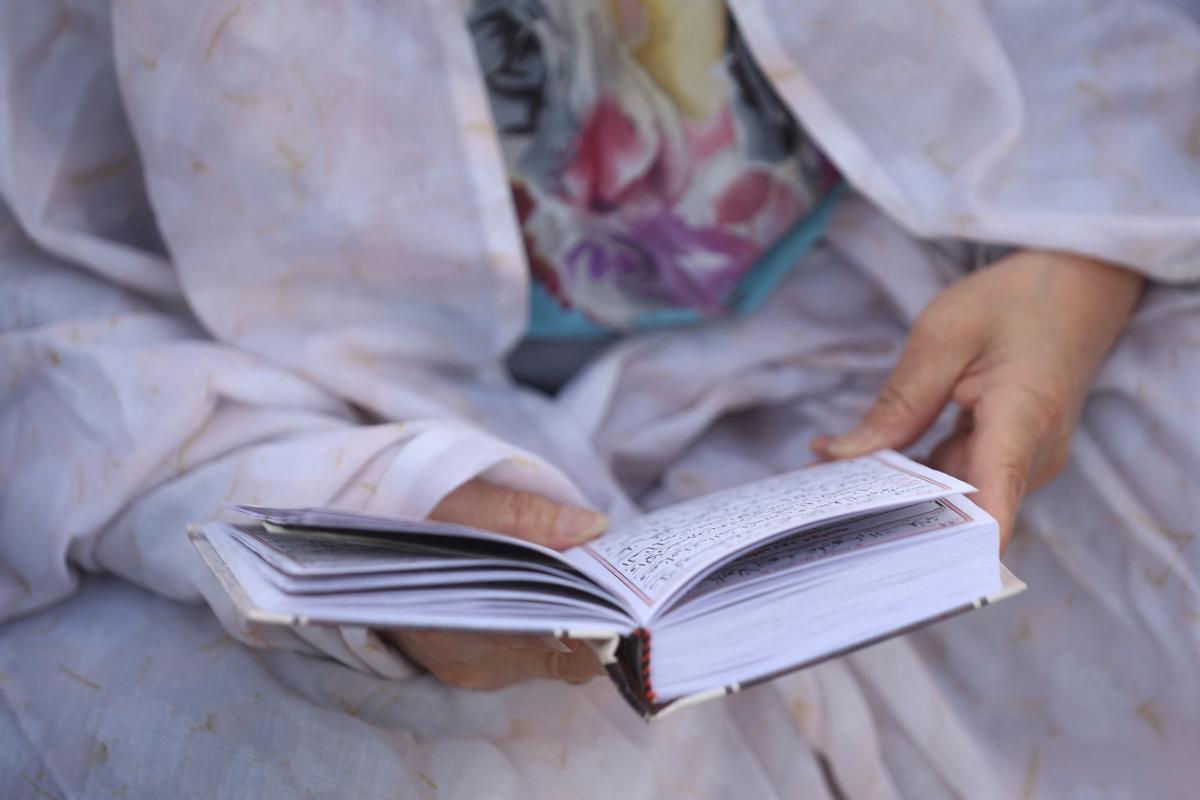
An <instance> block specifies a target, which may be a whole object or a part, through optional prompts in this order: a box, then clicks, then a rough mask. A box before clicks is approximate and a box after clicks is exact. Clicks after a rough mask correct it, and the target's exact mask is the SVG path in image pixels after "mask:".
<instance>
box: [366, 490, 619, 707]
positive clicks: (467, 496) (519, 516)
mask: <svg viewBox="0 0 1200 800" xmlns="http://www.w3.org/2000/svg"><path fill="white" fill-rule="evenodd" d="M429 516H430V518H431V519H437V520H441V521H443V522H456V523H458V524H460V525H470V526H472V527H476V528H485V529H487V530H492V531H497V532H499V533H505V534H508V535H509V536H514V537H516V538H518V539H525V540H526V541H530V542H536V543H537V544H542V545H545V546H547V547H551V548H554V549H556V550H561V549H564V548H566V547H570V546H571V545H575V544H580V543H581V542H586V541H587V540H589V539H592V538H594V537H596V536H598V535H599V534H600V533H601V532H602V531H603V530H604V528H605V527H606V526H607V524H608V520H607V518H606V517H605V516H604V515H603V514H599V513H597V512H595V511H591V510H589V509H586V508H578V507H576V506H565V505H561V504H559V503H555V502H554V501H552V500H547V499H546V498H544V497H540V496H538V495H535V494H530V493H528V492H518V491H514V490H512V489H503V488H500V487H497V486H493V485H491V484H488V483H484V482H483V481H480V480H474V481H469V482H467V483H465V484H463V485H462V486H460V487H459V488H458V489H456V490H455V491H453V492H451V493H450V494H449V495H447V496H446V498H445V499H444V500H442V502H441V503H439V504H438V506H437V508H435V509H434V510H433V512H432V513H431V514H430V515H429ZM384 635H385V636H386V637H387V638H388V639H389V640H390V641H391V642H392V643H393V644H395V645H396V646H398V647H399V648H400V649H401V650H403V651H404V653H405V654H407V655H408V656H409V658H411V659H412V660H414V661H416V662H417V663H418V664H420V665H421V666H423V667H425V668H426V669H427V670H429V671H430V672H431V673H433V675H434V676H435V677H437V678H438V679H439V680H441V681H442V682H443V683H446V684H449V685H450V686H454V687H456V688H459V689H498V688H500V687H502V686H508V685H511V684H514V683H520V682H522V681H527V680H531V679H534V678H551V679H554V680H561V681H565V682H567V683H584V682H585V681H587V680H589V679H590V678H592V677H593V676H594V675H599V674H600V673H601V672H602V671H603V670H602V668H601V666H600V662H599V661H598V660H597V658H596V655H595V654H594V653H593V652H592V650H591V648H589V647H588V646H587V645H585V644H583V643H581V642H577V641H574V640H571V639H564V640H561V641H560V640H558V639H555V638H553V637H549V636H525V635H517V634H500V633H467V632H457V631H430V630H407V629H395V630H391V631H388V632H386V633H385V634H384Z"/></svg>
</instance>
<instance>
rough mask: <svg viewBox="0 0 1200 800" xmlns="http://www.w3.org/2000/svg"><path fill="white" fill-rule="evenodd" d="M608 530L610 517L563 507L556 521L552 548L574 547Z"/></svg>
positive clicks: (579, 508)
mask: <svg viewBox="0 0 1200 800" xmlns="http://www.w3.org/2000/svg"><path fill="white" fill-rule="evenodd" d="M607 529H608V517H607V516H606V515H604V514H601V513H600V512H599V511H593V510H592V509H590V508H581V507H579V506H563V507H562V508H561V509H560V510H559V512H558V517H557V518H556V519H555V521H554V536H553V539H552V542H551V546H552V547H556V548H558V549H562V548H567V547H573V546H575V545H577V544H583V543H584V542H587V541H591V540H592V539H595V538H596V537H597V536H599V535H600V534H602V533H604V531H605V530H607Z"/></svg>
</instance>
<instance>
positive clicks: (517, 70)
mask: <svg viewBox="0 0 1200 800" xmlns="http://www.w3.org/2000/svg"><path fill="white" fill-rule="evenodd" d="M467 24H468V26H469V28H470V31H471V33H472V36H473V39H474V41H475V45H476V50H477V53H478V58H479V62H480V66H481V68H482V70H483V73H484V76H485V80H486V84H487V88H488V92H489V97H490V100H491V105H492V112H493V116H494V118H495V121H496V124H497V127H498V129H499V134H500V139H501V144H502V148H503V150H504V155H505V159H506V162H507V164H508V168H509V175H510V180H511V183H512V191H513V195H514V198H515V201H516V208H517V213H518V217H519V219H520V224H521V227H522V233H523V235H524V239H525V244H526V249H527V252H528V258H529V263H530V264H531V269H532V273H533V278H534V280H533V285H534V288H533V304H532V315H531V329H530V335H531V336H534V337H538V336H543V337H545V336H552V337H553V336H569V335H577V334H588V333H594V332H605V331H612V330H627V329H631V328H635V327H643V326H645V325H653V324H671V323H676V322H690V321H695V320H698V319H703V318H706V317H711V316H720V315H725V314H729V313H732V312H737V311H744V310H747V309H748V307H749V306H751V305H753V304H754V303H756V302H759V301H761V298H762V297H763V296H764V295H765V291H764V287H766V286H769V285H770V284H772V283H773V282H775V281H777V280H778V279H779V278H781V277H782V273H783V272H784V271H786V269H787V268H789V267H790V265H791V264H792V263H794V262H795V260H796V258H798V257H799V255H800V252H799V251H801V250H803V249H804V248H805V247H807V245H808V244H810V243H811V241H812V240H813V239H815V238H816V235H818V234H819V229H820V227H821V224H822V223H823V219H824V217H825V216H826V214H825V213H823V211H826V210H827V206H828V202H826V201H828V199H829V198H830V195H831V191H832V190H833V189H834V187H835V186H836V184H837V175H836V173H835V172H834V170H833V169H832V167H831V166H830V165H829V163H828V162H827V161H826V160H825V158H824V157H823V156H822V155H821V153H820V151H819V150H818V149H817V148H816V146H815V145H814V144H813V143H812V142H811V141H810V140H809V139H808V138H807V137H806V136H805V135H804V133H803V131H802V130H801V129H800V128H799V126H798V125H797V124H796V121H795V119H794V118H793V117H792V115H791V114H790V113H789V112H788V110H787V109H786V108H785V107H784V106H783V104H782V103H781V102H780V100H779V98H778V97H777V96H776V94H775V92H774V90H773V89H772V87H771V85H770V84H769V83H768V81H767V80H766V79H765V78H764V76H763V75H762V74H761V72H760V71H759V70H758V68H757V66H756V65H755V64H754V62H753V60H752V59H751V57H750V54H749V52H748V51H747V49H746V47H745V45H744V44H743V42H742V39H741V37H740V36H739V34H738V31H737V28H736V26H735V25H734V23H733V20H732V18H731V17H730V16H729V14H728V12H727V11H726V9H725V6H724V2H723V0H475V2H474V3H473V4H472V5H471V6H470V7H469V11H468V15H467ZM789 240H790V241H791V246H790V247H788V248H786V250H787V252H785V253H782V254H778V253H777V254H776V255H777V256H778V257H777V258H775V259H774V261H776V262H781V263H774V264H773V263H771V261H772V259H771V258H769V257H768V258H764V256H769V255H770V252H769V251H772V250H777V249H778V248H779V246H780V243H781V241H782V242H783V243H787V242H788V241H789ZM797 242H799V244H797ZM783 262H786V263H783Z"/></svg>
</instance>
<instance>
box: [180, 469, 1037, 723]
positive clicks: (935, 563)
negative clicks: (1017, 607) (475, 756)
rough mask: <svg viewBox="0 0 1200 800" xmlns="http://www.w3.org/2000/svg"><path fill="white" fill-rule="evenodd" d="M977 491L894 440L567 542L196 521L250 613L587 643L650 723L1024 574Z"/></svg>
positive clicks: (976, 601)
mask: <svg viewBox="0 0 1200 800" xmlns="http://www.w3.org/2000/svg"><path fill="white" fill-rule="evenodd" d="M971 491H974V489H973V488H972V487H971V486H969V485H968V484H965V483H963V482H962V481H959V480H957V479H955V478H952V477H950V476H949V475H944V474H942V473H940V472H937V471H935V470H931V469H929V468H927V467H924V466H921V465H920V464H917V463H915V462H913V461H910V460H909V459H907V458H905V457H904V456H901V455H899V454H898V453H894V452H891V451H881V452H879V453H876V454H874V455H871V456H866V457H863V458H856V459H851V460H847V461H836V462H832V463H826V464H819V465H814V466H811V467H806V468H804V469H800V470H796V471H794V472H789V473H786V474H782V475H776V476H774V477H771V478H767V479H765V480H760V481H757V482H754V483H750V484H747V485H744V486H738V487H735V488H732V489H727V490H724V491H720V492H716V493H714V494H710V495H707V496H704V497H698V498H695V499H693V500H689V501H687V502H683V503H679V504H676V505H673V506H669V507H667V508H662V509H659V510H657V511H655V512H653V513H650V514H646V515H645V516H642V517H639V518H637V519H634V520H632V521H630V522H626V523H624V524H620V525H616V526H614V527H613V528H612V529H610V530H609V531H608V532H606V533H605V534H604V535H602V536H600V537H599V538H597V539H594V540H592V541H591V542H589V543H587V544H585V545H581V546H577V547H573V548H571V549H569V550H566V551H564V552H561V553H559V552H555V551H553V550H549V549H547V548H545V547H541V546H538V545H535V544H530V543H528V542H522V541H519V540H516V539H513V538H509V537H506V536H501V535H499V534H495V533H490V532H487V531H482V530H477V529H473V528H467V527H463V526H458V525H449V524H442V523H436V522H428V521H420V520H405V519H384V518H378V517H370V516H364V515H361V514H356V513H350V512H345V511H337V510H319V509H295V510H286V509H266V508H257V507H245V506H243V507H240V510H241V511H242V512H244V514H245V515H246V519H247V524H242V525H229V524H224V523H218V522H214V523H209V524H207V525H204V526H203V527H193V528H192V529H191V536H192V541H193V543H194V544H195V545H196V547H197V549H199V551H200V553H201V555H202V556H203V558H204V560H205V562H206V563H207V564H208V566H209V567H210V568H211V569H212V570H213V572H214V573H215V574H216V575H217V577H218V579H219V580H220V581H221V583H222V585H223V586H224V587H225V589H226V590H227V591H228V592H229V594H230V595H231V597H232V598H233V600H234V602H235V604H236V605H237V606H238V608H239V610H240V611H241V613H242V614H243V615H244V616H245V617H246V618H248V619H250V620H254V621H259V622H268V623H280V624H354V625H364V626H371V627H422V628H444V629H459V630H482V631H491V632H498V631H511V632H531V633H549V634H555V635H560V636H571V637H574V638H578V639H586V640H588V641H589V643H590V644H592V646H593V647H594V648H595V649H596V651H597V653H598V654H599V656H600V658H601V661H602V662H603V663H604V664H605V666H606V668H607V670H608V673H609V675H610V676H611V677H612V678H613V680H614V681H615V683H616V684H617V686H618V687H619V688H620V689H621V691H622V692H623V694H624V695H625V697H626V698H627V699H628V700H629V702H630V703H631V704H632V705H633V706H634V707H635V708H636V709H637V710H638V711H639V712H640V713H641V714H642V715H643V716H645V717H646V718H648V719H652V718H655V717H657V716H659V715H661V714H662V713H663V712H665V711H666V710H667V709H669V708H673V707H678V706H679V705H680V704H681V703H683V702H686V701H696V700H702V699H706V698H709V697H715V696H719V695H721V694H726V693H732V692H735V691H737V690H738V688H739V687H743V686H745V685H747V684H748V683H750V682H754V681H759V680H764V679H766V678H769V677H772V676H775V675H778V674H780V673H782V672H786V671H790V670H793V669H797V668H799V667H802V666H806V665H809V664H812V663H815V662H817V661H821V660H824V659H826V658H830V657H833V656H835V655H839V654H842V653H845V652H847V651H849V650H851V649H854V648H857V647H861V646H863V645H865V644H869V643H871V642H874V641H878V640H879V639H882V638H885V637H887V636H891V635H894V634H897V633H900V632H903V631H906V630H909V629H911V628H914V627H916V626H919V625H923V624H926V623H929V622H932V621H934V620H937V619H941V618H943V617H945V616H948V615H950V614H954V613H957V612H959V611H965V610H967V609H969V608H973V607H979V606H982V605H986V604H987V603H988V602H992V601H994V600H996V599H999V598H1000V597H1003V596H1007V595H1009V594H1012V593H1015V592H1017V591H1020V590H1021V589H1022V588H1024V586H1023V584H1021V583H1020V581H1018V580H1016V579H1015V578H1014V577H1012V575H1011V573H1008V572H1007V570H1005V569H1004V567H1003V566H1002V565H1001V564H1000V561H999V556H998V547H999V544H998V531H997V527H996V523H995V521H994V520H993V519H992V518H991V517H990V516H988V514H987V513H986V512H985V511H983V510H982V509H980V508H979V507H977V506H976V505H974V504H973V503H971V501H970V500H967V499H966V498H965V497H963V496H962V494H963V493H964V492H971Z"/></svg>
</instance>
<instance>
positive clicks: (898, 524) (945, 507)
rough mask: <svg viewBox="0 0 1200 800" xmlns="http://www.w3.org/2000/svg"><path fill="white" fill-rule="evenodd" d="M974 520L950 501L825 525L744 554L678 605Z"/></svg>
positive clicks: (709, 578)
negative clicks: (817, 563)
mask: <svg viewBox="0 0 1200 800" xmlns="http://www.w3.org/2000/svg"><path fill="white" fill-rule="evenodd" d="M972 521H973V520H972V517H970V516H968V515H967V514H966V513H965V512H963V511H962V510H961V509H960V508H959V507H958V506H957V505H955V504H953V503H951V502H950V501H948V500H930V501H928V502H924V503H917V504H915V505H911V506H904V507H902V508H898V509H894V510H891V511H881V512H879V513H877V514H870V515H868V516H865V517H858V516H856V517H853V518H852V519H848V520H843V521H842V522H834V523H830V524H829V525H820V526H818V527H816V528H814V529H812V530H811V531H807V532H805V533H804V534H802V535H800V536H790V537H786V538H784V539H780V540H779V541H777V542H772V543H771V544H767V545H764V546H762V547H758V548H755V549H753V550H751V551H750V552H748V553H746V554H745V555H742V556H739V557H738V558H737V559H735V560H734V561H731V562H730V563H728V564H726V565H725V566H723V567H720V568H719V569H717V570H715V571H714V572H713V573H712V574H710V575H707V576H705V577H704V578H703V579H702V580H701V581H700V582H699V583H698V584H696V586H694V587H693V588H691V589H690V590H688V592H687V594H686V595H684V596H683V597H682V598H680V600H679V602H680V603H686V602H688V601H690V600H696V599H698V598H700V597H702V596H704V595H706V594H709V593H711V592H715V591H717V590H719V589H729V588H731V587H734V586H739V585H742V584H747V583H753V582H756V581H759V580H762V579H765V578H770V577H772V576H774V575H778V574H779V573H782V572H787V571H788V570H791V569H795V568H797V567H801V566H804V565H805V564H811V563H814V562H816V561H827V560H829V559H832V558H836V557H837V556H842V555H845V554H847V553H852V552H855V551H857V550H861V549H862V548H864V547H868V546H870V545H877V544H884V543H887V542H894V541H897V540H899V539H906V538H908V537H910V536H914V535H916V534H919V533H929V532H931V531H937V530H944V529H946V528H951V527H955V526H958V525H965V524H967V523H970V522H972Z"/></svg>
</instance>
